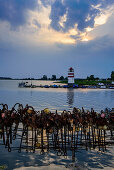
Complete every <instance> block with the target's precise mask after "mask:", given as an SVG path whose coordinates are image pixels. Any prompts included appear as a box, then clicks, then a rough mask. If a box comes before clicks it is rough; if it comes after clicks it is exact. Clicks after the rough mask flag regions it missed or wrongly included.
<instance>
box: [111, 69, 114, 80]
mask: <svg viewBox="0 0 114 170" xmlns="http://www.w3.org/2000/svg"><path fill="white" fill-rule="evenodd" d="M111 80H114V71H112V72H111Z"/></svg>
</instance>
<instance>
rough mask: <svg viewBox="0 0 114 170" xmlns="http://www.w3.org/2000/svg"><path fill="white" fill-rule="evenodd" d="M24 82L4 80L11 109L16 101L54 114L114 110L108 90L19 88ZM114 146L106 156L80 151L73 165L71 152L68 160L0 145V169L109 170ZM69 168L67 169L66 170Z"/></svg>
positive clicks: (0, 85)
mask: <svg viewBox="0 0 114 170" xmlns="http://www.w3.org/2000/svg"><path fill="white" fill-rule="evenodd" d="M18 82H20V81H13V80H12V81H9V80H7V81H6V80H5V81H4V80H1V81H0V103H7V104H8V106H9V108H11V107H13V105H14V104H15V103H16V102H19V103H22V104H23V105H24V106H25V105H26V104H29V105H32V106H33V107H34V108H35V109H37V110H42V109H44V108H46V107H48V108H49V109H50V110H51V111H55V110H56V109H57V110H58V111H59V112H61V111H63V110H72V108H73V107H74V106H75V107H78V108H81V107H84V108H85V109H90V108H94V109H95V110H96V111H100V110H102V109H105V108H106V107H108V108H112V107H114V90H111V89H107V90H103V89H101V90H100V89H98V90H96V89H92V90H91V89H74V90H73V89H51V88H50V89H44V88H35V89H31V88H18ZM29 83H30V82H29ZM32 83H33V84H52V82H45V81H33V82H32ZM113 162H114V147H112V149H110V148H107V151H106V152H105V153H101V152H98V151H95V150H89V151H86V150H85V149H84V150H80V151H77V152H76V159H75V162H73V166H75V165H76V167H78V168H73V167H72V166H71V165H72V156H71V153H69V155H68V156H67V158H65V157H63V156H62V157H57V155H56V154H55V153H54V152H49V153H48V154H45V155H40V154H37V153H34V154H33V153H25V152H22V153H18V152H17V151H12V152H10V153H9V152H8V151H7V149H6V148H5V147H4V146H2V145H0V166H1V165H6V166H7V169H8V170H12V169H16V170H18V169H19V170H25V169H26V170H36V169H40V170H45V169H48V170H50V169H51V170H53V169H56V170H58V169H59V170H60V169H79V170H82V169H83V170H86V169H94V170H98V169H105V170H112V169H113V168H114V164H113ZM66 167H67V168H66Z"/></svg>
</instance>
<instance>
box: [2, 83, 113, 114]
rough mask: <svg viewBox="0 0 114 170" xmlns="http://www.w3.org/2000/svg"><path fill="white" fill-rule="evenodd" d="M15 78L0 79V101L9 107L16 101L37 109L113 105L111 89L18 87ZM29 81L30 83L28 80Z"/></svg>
mask: <svg viewBox="0 0 114 170" xmlns="http://www.w3.org/2000/svg"><path fill="white" fill-rule="evenodd" d="M18 82H21V81H16V80H1V81H0V103H7V104H8V106H9V108H11V107H13V105H14V104H15V103H16V102H19V103H21V104H23V105H24V106H25V105H26V104H29V105H32V106H33V107H34V108H35V109H37V110H42V109H44V108H46V107H48V108H49V109H50V110H51V111H55V110H58V111H62V110H72V108H73V107H74V106H75V107H78V108H81V107H84V108H85V109H90V108H94V109H95V110H96V111H100V110H102V109H105V108H106V107H108V108H112V107H114V90H113V89H51V88H50V89H45V88H34V89H33V88H32V89H31V88H18ZM29 83H31V82H30V81H29ZM32 83H33V84H37V85H38V84H39V85H40V84H52V83H53V82H51V81H48V82H47V81H32Z"/></svg>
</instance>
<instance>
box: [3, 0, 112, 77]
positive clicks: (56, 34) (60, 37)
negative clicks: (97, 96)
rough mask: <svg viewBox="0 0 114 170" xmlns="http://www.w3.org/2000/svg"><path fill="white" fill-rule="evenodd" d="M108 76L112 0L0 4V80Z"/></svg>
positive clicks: (30, 0) (29, 0) (38, 0)
mask: <svg viewBox="0 0 114 170" xmlns="http://www.w3.org/2000/svg"><path fill="white" fill-rule="evenodd" d="M69 67H73V68H74V71H75V78H86V77H87V76H90V75H91V74H94V75H95V77H100V78H108V77H110V74H111V71H113V70H114V0H0V77H12V78H25V77H34V78H41V77H42V76H43V75H44V74H45V75H47V76H48V77H51V76H52V75H53V74H55V75H57V77H58V78H59V77H60V76H61V75H63V76H65V77H66V76H67V72H68V68H69Z"/></svg>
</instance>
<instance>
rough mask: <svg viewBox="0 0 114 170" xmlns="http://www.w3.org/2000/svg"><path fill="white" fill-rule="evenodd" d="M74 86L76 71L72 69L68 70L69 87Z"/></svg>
mask: <svg viewBox="0 0 114 170" xmlns="http://www.w3.org/2000/svg"><path fill="white" fill-rule="evenodd" d="M73 84H74V69H73V68H72V67H70V68H69V70H68V85H69V86H73Z"/></svg>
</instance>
